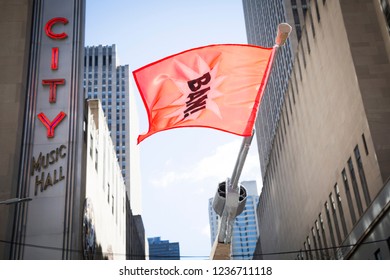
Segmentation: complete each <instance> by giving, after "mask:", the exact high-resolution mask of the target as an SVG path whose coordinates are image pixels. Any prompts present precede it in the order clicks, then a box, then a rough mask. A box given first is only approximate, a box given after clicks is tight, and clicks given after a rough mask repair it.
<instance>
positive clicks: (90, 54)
mask: <svg viewBox="0 0 390 280" xmlns="http://www.w3.org/2000/svg"><path fill="white" fill-rule="evenodd" d="M84 66H85V68H84V88H85V94H86V97H87V98H89V99H97V98H98V99H100V100H101V102H102V109H103V112H104V114H105V116H106V120H107V123H108V128H109V130H110V131H111V138H112V141H113V143H114V145H115V149H116V154H117V157H118V162H119V164H120V167H121V169H122V175H123V178H124V180H125V184H126V189H127V192H128V195H129V197H130V202H131V206H132V209H133V211H134V212H135V214H140V212H141V210H140V208H141V206H140V205H139V201H140V191H139V189H140V185H139V184H140V182H139V181H137V178H138V177H139V172H138V171H137V168H138V164H137V163H135V162H134V161H136V160H137V157H138V147H136V146H135V145H133V143H132V142H130V141H131V140H130V134H131V133H134V134H136V133H137V131H134V128H135V126H136V122H135V121H136V119H134V118H135V117H136V109H135V107H136V106H135V102H134V101H133V95H132V92H131V85H130V82H129V66H128V65H117V55H116V47H115V45H111V46H102V45H99V46H91V47H86V48H85V58H84ZM130 111H131V112H130ZM130 116H131V118H130ZM131 139H136V137H132V138H131ZM134 142H135V140H134ZM130 153H131V154H130ZM131 161H132V162H133V164H130V163H131ZM130 167H131V168H132V176H130ZM132 180H134V182H135V183H134V184H132V188H130V184H131V182H132ZM134 194H135V196H137V199H134V200H133V196H134ZM133 207H134V208H133Z"/></svg>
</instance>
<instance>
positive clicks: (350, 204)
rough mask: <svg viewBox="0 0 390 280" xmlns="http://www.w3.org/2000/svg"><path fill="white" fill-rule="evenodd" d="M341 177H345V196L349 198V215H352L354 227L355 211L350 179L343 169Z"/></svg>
mask: <svg viewBox="0 0 390 280" xmlns="http://www.w3.org/2000/svg"><path fill="white" fill-rule="evenodd" d="M341 176H342V177H343V182H344V189H345V194H346V196H347V202H348V208H349V213H350V214H351V219H352V224H353V225H354V224H355V223H356V216H355V209H354V208H353V202H352V195H351V191H350V189H349V183H348V178H347V174H346V172H345V169H343V171H342V172H341Z"/></svg>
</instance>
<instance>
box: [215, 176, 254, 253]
mask: <svg viewBox="0 0 390 280" xmlns="http://www.w3.org/2000/svg"><path fill="white" fill-rule="evenodd" d="M241 184H242V185H243V186H244V187H245V189H246V190H247V200H246V203H245V208H244V211H243V212H242V213H241V214H240V215H238V216H237V217H236V219H235V222H234V226H233V240H232V259H235V260H250V259H252V257H253V253H254V251H255V248H256V243H257V239H258V237H259V231H258V219H257V215H256V207H257V204H258V202H259V195H258V192H257V186H256V181H243V182H241ZM218 221H219V217H218V215H217V214H216V213H215V211H214V209H213V198H210V199H209V222H210V237H211V244H214V241H215V238H216V237H217V234H218Z"/></svg>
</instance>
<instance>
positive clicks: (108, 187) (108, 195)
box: [107, 184, 110, 203]
mask: <svg viewBox="0 0 390 280" xmlns="http://www.w3.org/2000/svg"><path fill="white" fill-rule="evenodd" d="M107 202H108V203H110V184H107Z"/></svg>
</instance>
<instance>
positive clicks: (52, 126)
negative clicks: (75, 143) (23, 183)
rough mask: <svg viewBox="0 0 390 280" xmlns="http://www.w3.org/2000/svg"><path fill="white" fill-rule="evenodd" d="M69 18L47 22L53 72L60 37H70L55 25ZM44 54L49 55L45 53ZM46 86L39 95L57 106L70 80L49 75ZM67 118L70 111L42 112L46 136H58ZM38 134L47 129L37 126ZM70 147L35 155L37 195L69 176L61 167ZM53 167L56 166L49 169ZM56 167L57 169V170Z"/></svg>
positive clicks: (61, 38)
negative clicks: (51, 43)
mask: <svg viewBox="0 0 390 280" xmlns="http://www.w3.org/2000/svg"><path fill="white" fill-rule="evenodd" d="M68 22H69V21H68V19H67V18H64V17H55V18H52V19H50V20H49V21H47V22H46V24H45V26H44V32H45V34H46V36H47V37H48V38H50V41H52V42H53V46H52V48H51V53H47V55H50V56H51V60H50V61H51V63H50V65H47V67H49V68H50V69H51V70H52V71H51V73H52V74H55V73H56V70H58V69H59V67H61V66H60V65H61V63H60V61H59V53H60V51H61V49H60V48H59V47H57V46H56V43H57V42H58V41H60V40H67V38H68V35H67V33H66V32H54V31H53V27H54V26H55V25H67V24H68ZM43 55H46V54H45V53H44V54H43ZM41 83H42V85H43V88H44V89H47V91H46V92H38V94H45V95H47V102H48V103H49V104H50V105H51V106H53V107H51V108H56V104H57V92H58V91H57V90H58V88H59V87H61V86H64V85H65V83H66V80H65V79H64V78H61V77H55V75H53V77H47V78H45V79H42V81H41ZM65 117H66V113H65V112H63V111H61V110H58V114H57V115H56V116H55V117H54V118H52V119H50V118H49V117H48V116H47V115H46V114H45V112H40V113H39V114H38V115H37V118H38V119H39V121H40V122H41V124H42V125H43V127H44V128H46V137H47V138H54V137H55V136H56V134H55V132H56V128H57V127H58V126H59V125H60V124H61V122H62V121H63V120H64V118H65ZM35 133H38V134H39V135H40V134H42V135H44V130H43V129H42V127H39V126H38V127H37V128H36V129H35ZM66 151H67V146H66V145H58V147H56V148H54V149H52V150H50V151H48V152H39V154H37V155H34V156H33V157H32V160H31V176H35V189H34V195H37V194H38V192H43V191H45V190H46V189H47V188H49V187H53V186H54V185H56V184H57V183H58V182H60V181H63V180H64V179H65V175H64V174H65V171H64V168H63V166H61V162H62V160H63V159H64V158H65V157H66ZM48 167H52V168H50V169H49V168H48ZM53 168H54V170H53Z"/></svg>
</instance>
